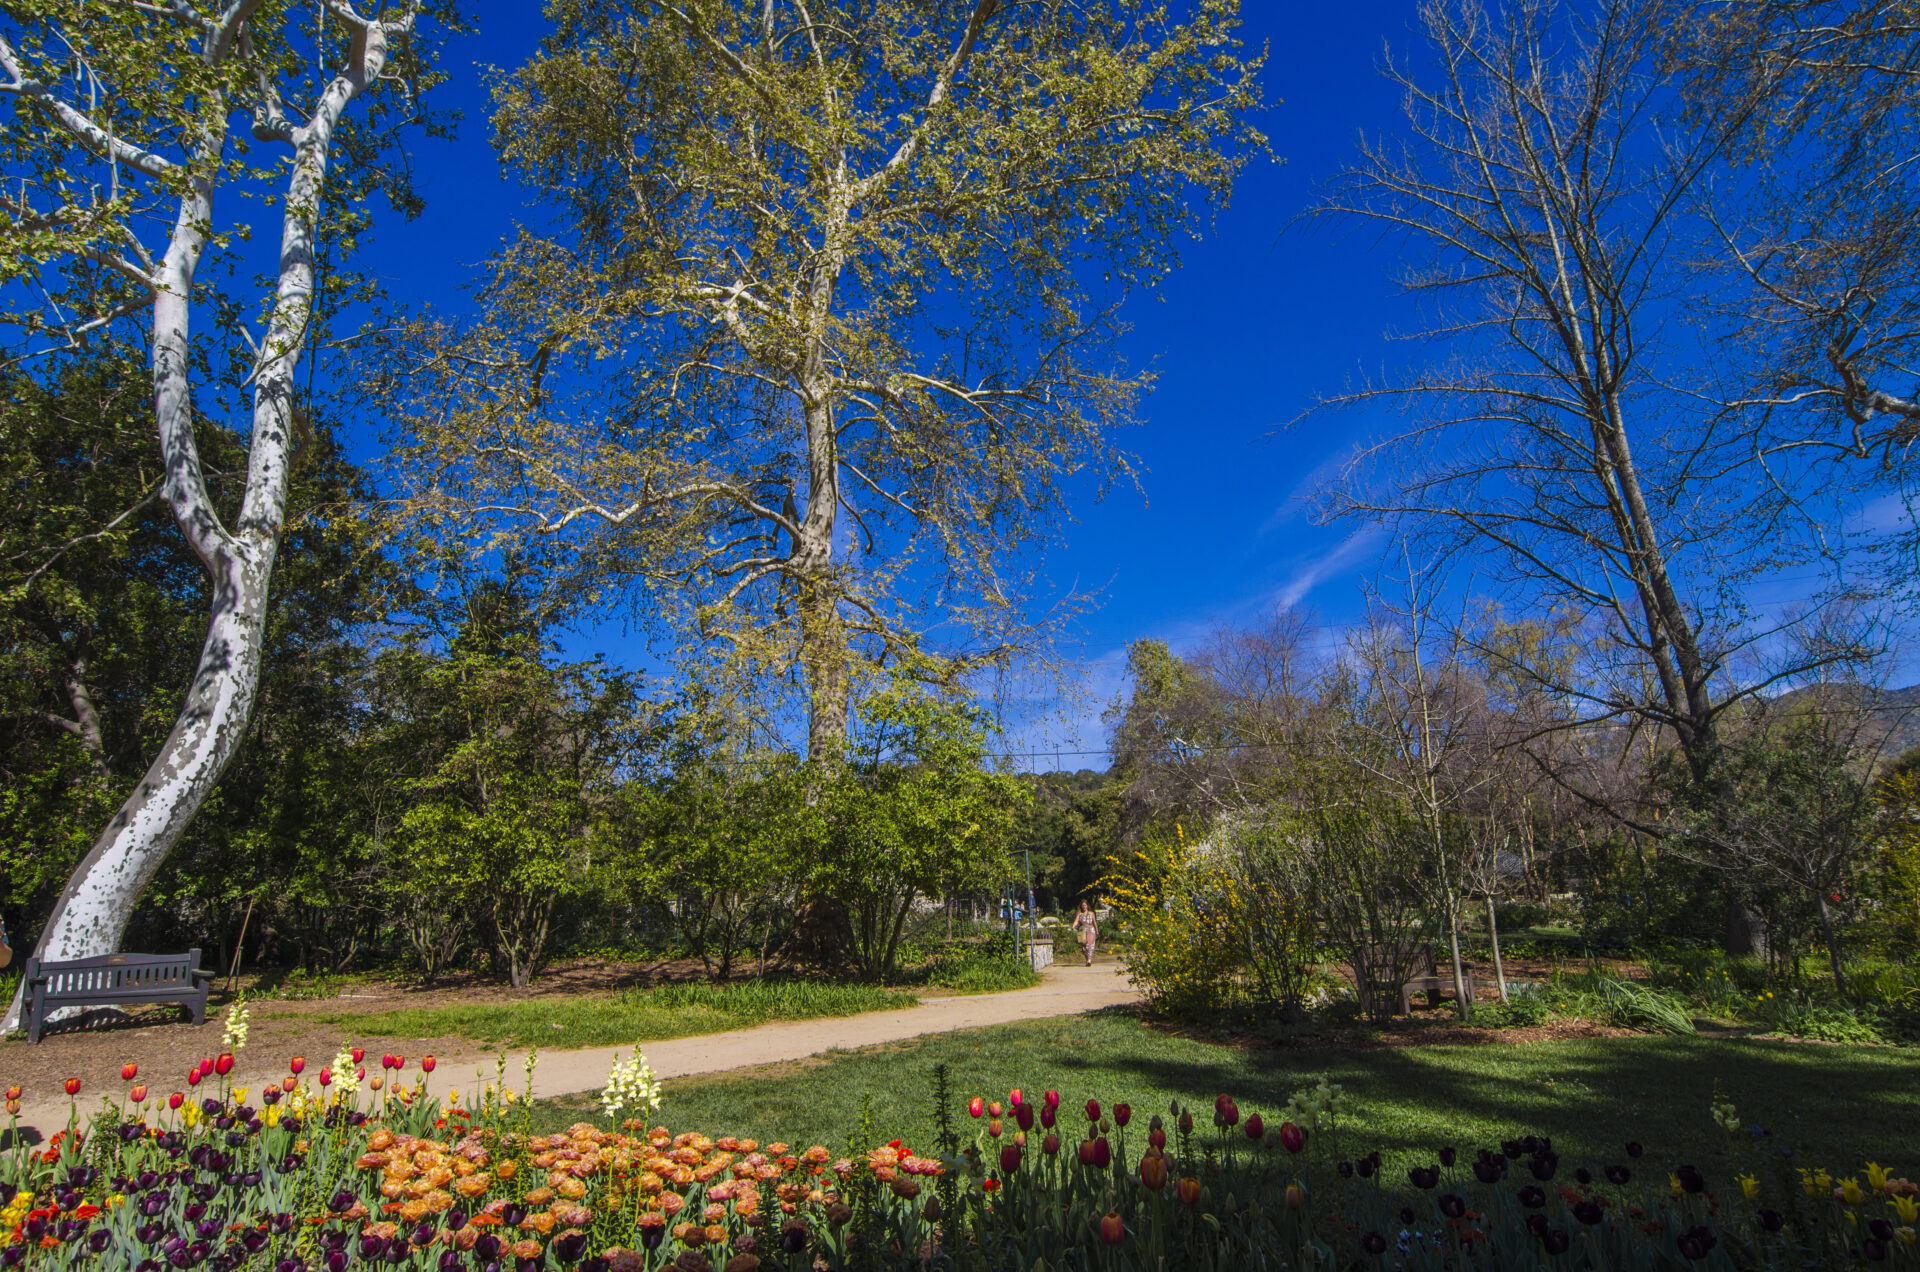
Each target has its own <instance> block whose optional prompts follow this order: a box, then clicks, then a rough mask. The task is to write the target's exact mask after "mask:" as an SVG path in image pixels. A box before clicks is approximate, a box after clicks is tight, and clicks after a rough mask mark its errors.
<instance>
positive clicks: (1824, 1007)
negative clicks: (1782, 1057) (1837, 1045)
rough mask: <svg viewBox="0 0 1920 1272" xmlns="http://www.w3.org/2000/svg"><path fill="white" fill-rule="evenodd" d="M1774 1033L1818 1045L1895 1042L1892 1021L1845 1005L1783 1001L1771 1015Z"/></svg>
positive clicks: (1870, 1011)
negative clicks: (1813, 1042)
mask: <svg viewBox="0 0 1920 1272" xmlns="http://www.w3.org/2000/svg"><path fill="white" fill-rule="evenodd" d="M1769 1023H1770V1024H1771V1025H1772V1026H1773V1029H1774V1030H1775V1032H1778V1033H1783V1034H1787V1035H1789V1036H1791V1037H1795V1038H1809V1039H1812V1040H1813V1041H1815V1042H1845V1043H1856V1044H1858V1043H1889V1042H1893V1041H1895V1040H1896V1039H1895V1038H1894V1037H1893V1036H1892V1035H1893V1031H1892V1030H1890V1029H1889V1027H1888V1024H1889V1022H1888V1021H1886V1020H1885V1019H1884V1018H1883V1017H1881V1015H1880V1014H1879V1013H1878V1012H1876V1011H1873V1010H1872V1009H1871V1008H1868V1009H1865V1010H1862V1009H1860V1008H1856V1007H1852V1006H1850V1005H1848V1004H1845V1003H1833V1002H1823V1003H1795V1002H1791V1001H1787V1000H1782V1002H1781V1005H1780V1006H1779V1007H1777V1008H1775V1009H1774V1010H1773V1011H1772V1013H1771V1019H1770V1021H1769Z"/></svg>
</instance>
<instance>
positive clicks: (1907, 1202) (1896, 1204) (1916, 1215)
mask: <svg viewBox="0 0 1920 1272" xmlns="http://www.w3.org/2000/svg"><path fill="white" fill-rule="evenodd" d="M1893 1213H1895V1214H1897V1215H1899V1216H1900V1222H1901V1223H1912V1222H1913V1221H1914V1220H1915V1219H1920V1198H1915V1197H1895V1198H1894V1199H1893Z"/></svg>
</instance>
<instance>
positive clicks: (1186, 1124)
mask: <svg viewBox="0 0 1920 1272" xmlns="http://www.w3.org/2000/svg"><path fill="white" fill-rule="evenodd" d="M1180 1133H1181V1134H1182V1135H1191V1134H1193V1114H1191V1113H1187V1112H1182V1113H1181V1114H1180Z"/></svg>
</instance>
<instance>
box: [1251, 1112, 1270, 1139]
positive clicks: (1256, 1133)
mask: <svg viewBox="0 0 1920 1272" xmlns="http://www.w3.org/2000/svg"><path fill="white" fill-rule="evenodd" d="M1266 1133H1267V1125H1266V1123H1265V1122H1262V1121H1261V1120H1260V1115H1259V1114H1258V1113H1255V1114H1254V1115H1253V1116H1252V1117H1249V1118H1248V1119H1247V1138H1248V1139H1250V1140H1257V1139H1259V1138H1260V1137H1261V1136H1262V1135H1265V1134H1266Z"/></svg>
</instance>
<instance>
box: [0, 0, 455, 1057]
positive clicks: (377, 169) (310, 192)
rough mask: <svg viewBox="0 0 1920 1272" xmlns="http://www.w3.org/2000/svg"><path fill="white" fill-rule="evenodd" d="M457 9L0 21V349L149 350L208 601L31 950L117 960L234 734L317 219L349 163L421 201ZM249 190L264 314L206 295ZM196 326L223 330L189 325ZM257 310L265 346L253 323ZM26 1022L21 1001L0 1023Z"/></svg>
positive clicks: (293, 409)
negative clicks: (261, 225) (169, 706)
mask: <svg viewBox="0 0 1920 1272" xmlns="http://www.w3.org/2000/svg"><path fill="white" fill-rule="evenodd" d="M447 8H448V6H447V4H446V3H445V0H415V2H414V3H409V4H390V5H382V6H381V7H380V8H379V10H378V11H377V12H375V13H373V14H363V13H361V12H360V11H359V10H358V9H356V8H355V7H354V6H353V4H352V3H350V0H317V2H316V3H314V4H312V5H308V6H302V5H296V4H288V5H277V4H267V3H265V2H264V0H233V2H232V3H226V4H210V3H203V2H200V0H169V2H168V3H164V4H163V3H143V2H141V0H123V2H120V3H89V4H83V5H72V4H65V3H50V2H48V0H24V2H23V3H17V4H14V3H10V4H8V5H7V6H6V9H5V12H4V15H3V16H0V98H4V99H5V101H6V107H5V113H4V140H3V141H0V165H4V175H5V177H6V180H5V183H4V185H5V194H4V196H3V197H4V203H5V215H4V218H3V219H0V323H3V324H4V325H3V326H0V332H4V333H5V334H6V335H7V337H8V339H7V340H6V348H5V356H6V358H7V360H8V361H9V362H10V363H12V364H14V365H23V364H31V363H33V362H35V361H36V360H45V359H53V358H58V357H59V356H60V355H61V354H62V353H63V352H68V351H72V350H76V349H81V348H84V347H87V346H88V345H89V343H90V342H97V341H99V340H102V339H106V338H110V337H118V338H126V339H134V340H140V341H143V342H144V343H145V345H146V347H147V349H148V352H149V355H150V360H151V368H152V398H153V416H154V417H153V424H154V426H155V428H156V431H157V433H158V440H159V447H158V453H159V465H160V468H161V473H160V476H159V481H158V487H159V495H160V498H161V499H162V500H163V501H164V502H165V504H166V506H167V507H168V509H169V510H170V511H171V513H172V514H173V519H174V523H175V525H176V526H177V527H178V530H179V533H180V534H181V535H182V536H183V537H184V538H185V540H186V542H187V545H188V547H189V548H191V550H192V552H193V554H194V556H195V557H196V558H197V560H198V562H199V565H200V567H201V568H202V569H203V570H204V571H205V572H206V575H207V579H208V595H209V602H210V604H209V607H208V622H207V630H206V635H205V638H204V640H203V642H202V644H201V651H200V657H199V661H198V666H197V668H196V669H195V671H194V674H193V679H192V682H191V684H190V685H189V686H188V687H187V690H186V694H185V697H184V700H183V701H182V703H181V706H180V710H179V714H178V717H177V721H176V723H175V725H174V728H173V730H172V732H171V733H170V734H169V735H168V736H167V739H166V741H165V742H164V743H163V744H162V745H161V746H160V748H159V749H158V751H157V752H156V753H155V754H154V755H153V758H152V761H151V763H150V764H149V766H148V767H147V770H146V774H145V776H144V777H143V779H142V780H141V781H140V783H139V784H138V786H136V787H135V789H134V792H133V794H132V795H130V796H129V797H128V798H127V800H126V802H125V803H124V804H123V805H122V806H121V808H120V810H119V811H118V813H117V814H116V815H115V816H114V817H113V818H112V820H111V821H110V822H109V823H108V825H107V826H106V828H105V829H104V830H103V831H102V832H101V834H100V836H99V838H98V839H97V840H96V841H95V843H94V845H93V848H92V849H91V851H89V852H88V853H87V855H86V857H85V858H84V859H83V860H82V861H81V864H80V865H79V867H78V868H77V869H76V870H75V871H74V873H73V875H72V876H71V878H70V879H69V881H68V883H67V886H66V888H65V890H64V891H63V892H62V893H61V895H60V898H59V900H58V902H57V903H56V905H55V908H54V912H53V914H52V916H51V917H50V919H49V921H48V922H47V924H46V926H45V928H44V929H43V931H42V934H41V937H40V940H39V943H38V946H37V948H36V950H35V953H37V954H38V955H40V956H41V957H44V958H62V959H64V958H78V957H85V956H88V955H95V954H104V953H110V952H112V951H113V950H114V949H116V948H117V947H118V945H119V942H120V939H121V937H122V934H123V933H124V931H125V927H126V922H127V918H128V916H129V914H130V913H131V912H132V908H133V905H134V902H135V900H136V898H137V897H138V896H139V894H140V891H141V889H142V888H144V887H145V886H146V884H147V882H148V881H149V880H150V879H151V878H152V877H153V875H154V872H155V871H156V870H157V869H158V868H159V865H160V863H161V861H162V860H163V859H164V858H165V857H166V855H167V853H168V851H169V850H170V849H171V848H172V847H173V845H174V843H175V842H176V841H177V840H178V839H179V837H180V834H181V832H182V831H183V830H184V829H185V827H186V825H187V823H188V821H189V820H190V819H191V818H192V817H193V815H194V813H195V812H196V811H197V810H198V809H199V807H200V805H201V804H202V802H203V801H204V800H205V799H206V797H207V795H208V793H209V792H210V791H211V790H212V789H213V786H214V784H215V783H216V782H217V781H218V779H219V777H220V774H221V773H222V771H223V770H224V769H225V768H226V766H227V764H228V762H229V761H230V760H231V759H232V757H233V755H234V752H235V749H236V747H237V746H238V744H239V742H240V739H241V737H242V735H243V734H244V733H245V731H246V728H247V722H248V719H249V718H250V717H251V715H252V713H253V707H254V700H255V697H256V690H257V686H258V683H259V677H260V660H261V650H262V646H263V640H264V633H265V630H266V622H265V617H266V605H267V592H268V584H269V581H270V579H271V577H272V574H273V565H274V557H275V552H276V549H277V547H278V543H279V537H280V532H281V529H282V526H283V524H284V522H285V518H286V504H287V487H288V472H289V467H290V464H291V461H292V459H293V453H294V450H295V447H296V442H297V436H298V432H299V421H298V418H297V415H298V411H297V397H298V385H297V382H296V379H295V370H296V367H297V364H298V362H299V359H300V355H301V353H302V350H303V349H304V348H305V346H306V345H307V344H308V342H309V340H310V338H311V335H312V328H313V324H314V321H315V318H316V315H317V313H318V312H319V308H318V306H317V305H316V295H315V293H316V272H317V262H318V261H319V260H320V259H321V257H322V256H323V255H324V254H325V252H326V250H327V243H326V241H325V240H326V227H328V226H329V225H331V226H333V227H335V228H339V227H340V226H341V225H342V224H343V223H342V222H340V221H337V220H336V221H328V220H327V219H326V218H325V217H324V216H323V208H324V206H325V204H326V199H327V193H328V188H329V179H328V174H329V165H330V164H333V163H334V162H335V161H336V160H337V159H344V161H345V166H346V167H348V168H349V169H352V168H358V169H359V170H360V173H361V180H360V181H359V182H358V183H357V184H358V186H359V188H361V189H367V188H370V187H371V186H374V185H381V184H384V185H386V186H387V188H388V190H389V193H390V194H393V195H394V196H395V197H396V201H398V202H402V203H404V202H405V201H406V199H407V198H409V197H410V196H408V195H406V194H405V183H404V179H403V177H402V176H400V175H399V174H398V173H397V172H395V171H394V170H392V169H389V168H384V167H383V165H382V162H381V154H382V152H383V150H384V148H385V144H386V143H385V142H383V141H382V140H381V139H382V138H391V136H392V135H393V132H394V130H395V129H396V128H397V127H398V126H399V125H402V124H404V123H406V122H408V121H409V120H410V119H413V118H416V117H417V110H418V102H417V97H416V92H417V90H418V89H419V88H421V87H423V86H425V84H426V83H428V82H430V78H431V77H430V76H427V75H425V74H424V72H423V70H422V68H423V65H424V64H425V62H426V60H427V58H428V57H429V54H430V50H429V48H428V47H427V45H428V41H427V40H425V39H424V38H422V36H423V28H424V27H425V26H427V25H443V23H436V22H435V21H434V19H435V18H442V19H444V18H446V17H448V16H450V15H449V14H448V13H446V12H445V10H446V9H447ZM362 98H365V99H368V101H369V103H370V110H372V111H373V112H376V113H377V114H378V116H379V117H378V118H377V119H372V118H370V120H369V122H370V123H371V124H374V125H377V126H375V127H369V128H367V129H365V130H364V131H359V132H356V130H355V129H354V127H353V125H352V124H351V123H350V122H349V112H350V110H352V108H353V107H354V105H355V103H356V101H358V100H359V99H362ZM236 121H243V122H242V123H241V127H240V128H238V129H237V128H236V127H235V123H236ZM223 196H225V197H224V198H223ZM249 196H250V197H253V198H257V199H260V200H262V201H263V202H265V203H267V204H268V205H269V206H272V207H273V208H275V213H274V215H275V218H276V219H277V220H278V222H279V230H280V246H279V252H278V256H277V258H275V260H274V261H273V264H272V266H271V267H270V271H269V278H268V282H267V292H268V294H267V296H266V297H264V303H256V302H254V301H251V300H249V299H247V298H246V297H245V296H244V294H236V293H234V292H232V291H230V290H229V291H226V292H221V293H218V294H216V293H215V291H214V289H213V288H212V287H211V286H210V284H209V281H208V276H209V275H211V274H212V272H213V271H212V269H211V268H209V267H210V266H211V265H212V264H213V262H214V260H215V258H217V257H218V255H219V254H220V253H221V252H222V251H223V250H226V249H229V248H231V247H233V246H234V245H235V242H236V240H237V239H239V238H242V237H244V234H245V223H244V222H241V223H238V224H236V222H235V221H234V220H232V219H230V218H231V215H232V212H233V210H234V209H233V207H232V200H233V199H236V198H241V197H249ZM196 314H198V315H200V316H202V317H205V316H207V315H209V314H211V315H212V318H213V321H212V322H210V323H209V324H207V325H206V326H204V327H200V328H196V325H195V318H196ZM256 314H257V320H258V322H259V323H260V325H261V328H262V330H261V332H260V334H259V335H258V336H257V337H255V336H253V335H252V333H251V330H250V329H249V327H248V326H247V323H248V320H250V319H253V318H255V316H256ZM209 328H211V331H210V330H209ZM210 334H211V335H214V336H224V335H229V334H231V335H234V336H236V337H238V336H245V338H246V339H247V340H248V341H249V342H250V344H251V348H250V350H249V351H247V353H246V354H245V355H244V358H243V359H242V367H241V370H240V373H239V375H237V376H236V377H235V379H234V381H233V384H234V387H235V388H237V389H238V390H239V391H240V393H241V394H242V395H244V396H245V397H246V398H248V399H250V401H249V403H248V406H249V411H248V413H249V415H250V419H249V421H248V425H247V428H246V430H245V432H246V435H247V437H248V443H249V444H248V448H247V454H246V475H245V481H244V487H243V491H242V493H241V495H240V498H239V500H238V510H237V513H235V514H234V515H232V516H222V515H221V511H220V509H219V508H218V507H217V506H216V503H215V500H214V499H213V497H212V496H211V495H210V494H209V480H208V474H207V471H206V468H205V465H203V463H202V460H201V456H200V453H199V449H198V446H197V444H196V438H195V428H194V419H195V413H196V409H205V407H206V405H207V403H206V402H205V401H203V400H197V399H198V398H200V397H201V396H203V395H207V394H208V393H209V386H208V385H206V384H205V383H204V376H205V375H206V373H207V369H208V367H209V366H210V365H213V364H215V363H217V362H218V361H220V349H219V347H218V346H219V345H220V341H219V340H218V339H208V338H207V337H208V336H209V335H210ZM197 391H198V392H197ZM18 1017H19V1001H18V998H17V997H16V999H15V1003H14V1006H13V1007H12V1008H11V1009H10V1010H9V1011H8V1013H7V1017H6V1019H5V1020H4V1021H0V1029H10V1028H14V1027H16V1025H17V1023H18Z"/></svg>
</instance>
